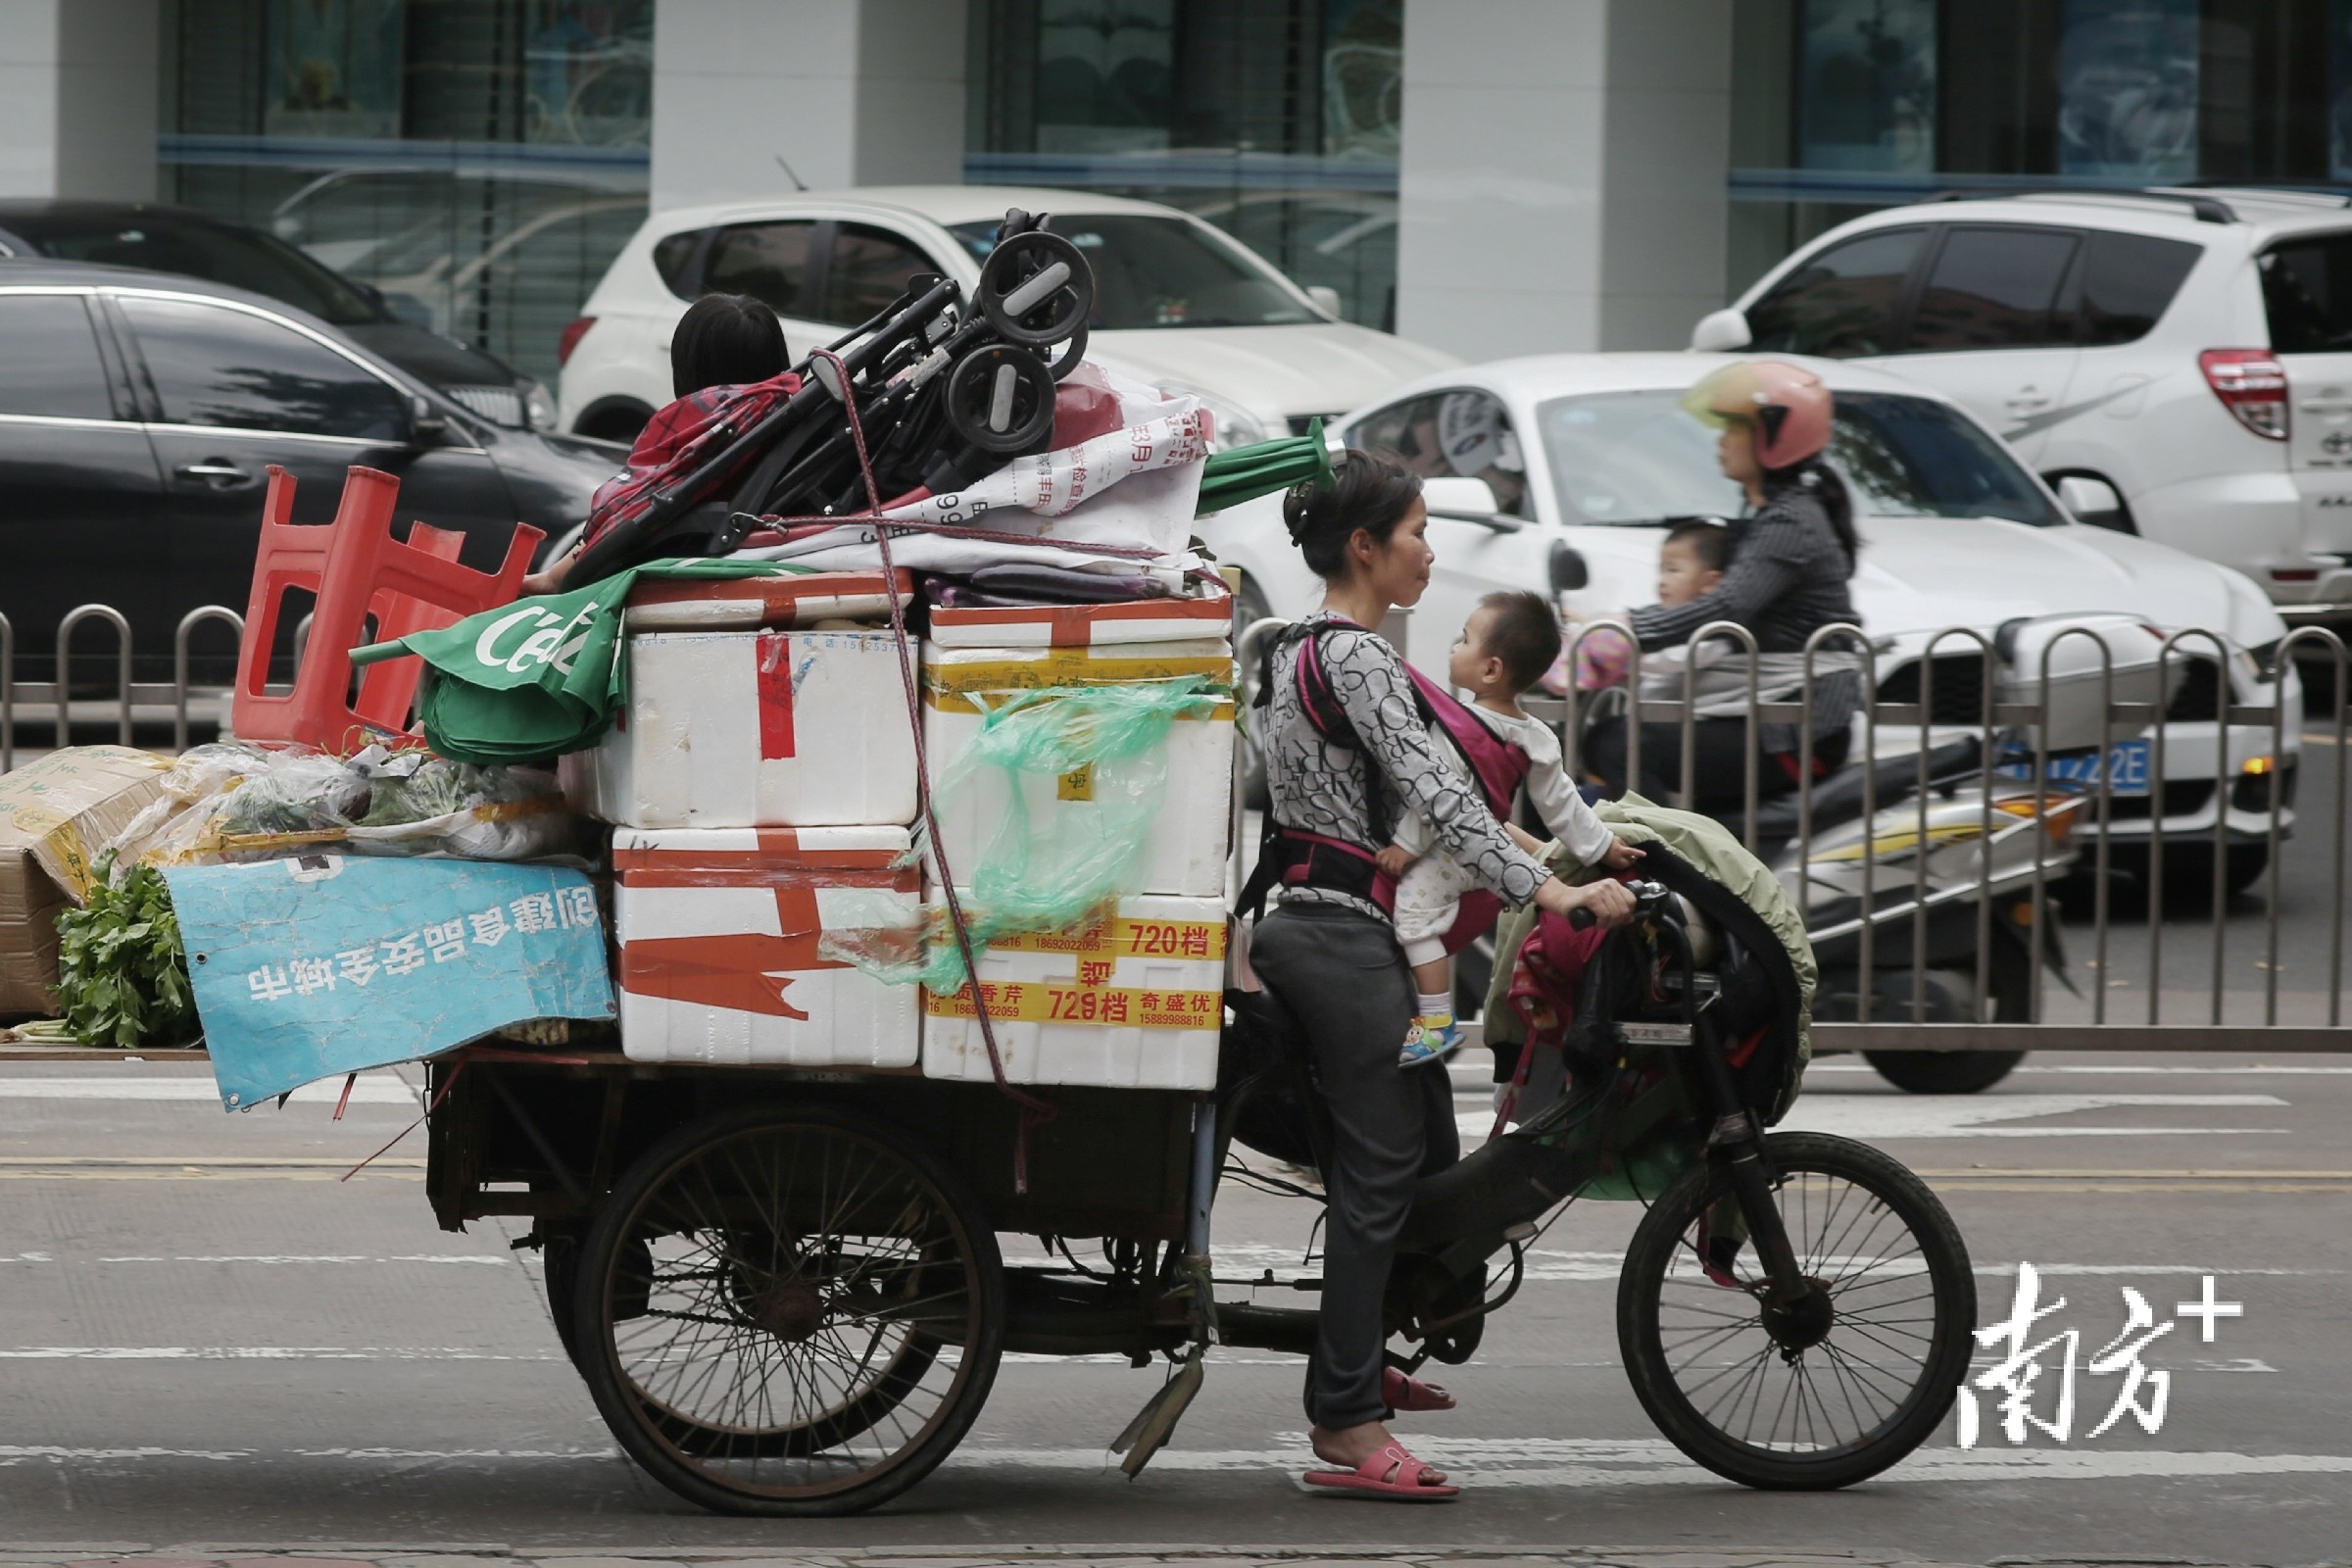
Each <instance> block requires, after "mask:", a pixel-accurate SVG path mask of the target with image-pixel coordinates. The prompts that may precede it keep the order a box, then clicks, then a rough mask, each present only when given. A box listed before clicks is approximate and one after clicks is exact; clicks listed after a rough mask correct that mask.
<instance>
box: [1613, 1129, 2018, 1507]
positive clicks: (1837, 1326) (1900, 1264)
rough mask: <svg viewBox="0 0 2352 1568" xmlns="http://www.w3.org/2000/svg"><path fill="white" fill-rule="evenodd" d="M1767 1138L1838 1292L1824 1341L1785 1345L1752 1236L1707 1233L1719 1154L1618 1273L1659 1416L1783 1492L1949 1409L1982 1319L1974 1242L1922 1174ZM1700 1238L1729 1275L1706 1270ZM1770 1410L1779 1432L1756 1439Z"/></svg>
mask: <svg viewBox="0 0 2352 1568" xmlns="http://www.w3.org/2000/svg"><path fill="white" fill-rule="evenodd" d="M1765 1148H1766V1158H1767V1162H1768V1163H1769V1165H1770V1166H1771V1168H1772V1170H1773V1171H1774V1172H1775V1177H1774V1191H1775V1196H1776V1199H1777V1201H1778V1204H1779V1207H1780V1211H1781V1214H1782V1216H1783V1220H1784V1223H1785V1224H1786V1225H1787V1227H1788V1230H1789V1245H1790V1246H1791V1247H1792V1248H1793V1249H1794V1250H1795V1251H1796V1258H1797V1265H1798V1267H1799V1268H1800V1269H1801V1270H1802V1271H1803V1272H1804V1273H1805V1274H1806V1275H1807V1276H1809V1277H1811V1278H1812V1279H1813V1280H1815V1281H1816V1282H1817V1283H1818V1284H1819V1285H1820V1286H1821V1287H1822V1288H1823V1289H1824V1290H1826V1292H1827V1301H1828V1306H1829V1309H1830V1310H1829V1313H1828V1315H1827V1318H1826V1326H1824V1327H1823V1329H1822V1332H1821V1337H1820V1338H1819V1340H1818V1341H1817V1342H1816V1343H1813V1344H1811V1345H1810V1346H1809V1347H1808V1348H1801V1349H1796V1350H1794V1351H1792V1352H1791V1351H1788V1350H1784V1349H1783V1348H1782V1345H1781V1343H1780V1342H1779V1341H1777V1340H1775V1338H1774V1337H1773V1331H1771V1330H1770V1329H1768V1328H1767V1327H1766V1326H1765V1321H1764V1309H1763V1307H1762V1305H1761V1303H1760V1299H1759V1298H1757V1297H1756V1296H1755V1295H1754V1294H1753V1293H1754V1292H1755V1291H1757V1290H1760V1289H1761V1287H1762V1283H1763V1282H1762V1266H1761V1265H1760V1264H1759V1263H1757V1261H1756V1258H1755V1250H1754V1249H1753V1248H1752V1247H1747V1246H1744V1245H1741V1246H1740V1247H1738V1248H1737V1249H1736V1250H1716V1249H1722V1248H1723V1244H1724V1243H1726V1242H1728V1241H1729V1238H1728V1237H1723V1238H1714V1239H1713V1241H1712V1242H1710V1240H1709V1237H1708V1235H1707V1232H1706V1225H1707V1220H1708V1216H1709V1211H1710V1210H1716V1212H1718V1213H1721V1212H1722V1210H1721V1209H1718V1208H1717V1205H1719V1204H1721V1203H1723V1201H1725V1200H1726V1199H1728V1198H1730V1196H1731V1194H1732V1177H1731V1172H1730V1171H1729V1169H1728V1168H1727V1167H1725V1166H1721V1165H1716V1164H1712V1163H1709V1164H1703V1165H1699V1166H1696V1167H1694V1168H1693V1169H1691V1170H1689V1171H1686V1172H1684V1173H1683V1175H1682V1176H1680V1177H1678V1178H1677V1179H1676V1180H1675V1181H1674V1183H1673V1184H1672V1185H1671V1186H1669V1187H1668V1188H1667V1190H1666V1192H1665V1195H1664V1196H1663V1197H1661V1198H1660V1199H1659V1200H1658V1201H1656V1202H1655V1203H1654V1204H1652V1205H1651V1206H1650V1209H1649V1212H1648V1213H1647V1214H1645V1215H1644V1216H1643V1217H1642V1224H1641V1226H1640V1228H1639V1229H1637V1230H1636V1231H1635V1233H1634V1240H1633V1245H1632V1246H1631V1247H1630V1248H1629V1249H1628V1250H1627V1252H1626V1257H1625V1272H1624V1274H1623V1276H1622V1277H1621V1278H1620V1279H1619V1281H1618V1287H1617V1343H1618V1348H1619V1350H1620V1352H1621V1353H1622V1354H1623V1356H1624V1358H1625V1367H1626V1373H1627V1376H1628V1377H1629V1378H1630V1379H1631V1380H1632V1382H1633V1386H1634V1394H1635V1396H1636V1397H1638V1398H1640V1399H1641V1401H1642V1408H1643V1409H1645V1410H1647V1411H1648V1412H1649V1416H1650V1419H1651V1420H1652V1421H1655V1422H1656V1423H1657V1425H1658V1430H1659V1431H1660V1432H1663V1433H1664V1434H1665V1435H1666V1437H1667V1438H1668V1440H1669V1441H1671V1442H1672V1443H1673V1444H1674V1446H1676V1447H1678V1448H1680V1449H1682V1450H1683V1452H1685V1453H1687V1454H1689V1455H1690V1456H1691V1458H1692V1459H1694V1460H1696V1461H1697V1462H1698V1463H1700V1464H1702V1465H1704V1466H1706V1467H1707V1468H1708V1469H1709V1470H1712V1471H1714V1472H1715V1473H1716V1474H1717V1475H1719V1476H1723V1477H1726V1478H1727V1479H1729V1480H1733V1481H1737V1482H1739V1483H1740V1485H1742V1486H1747V1487H1757V1488H1763V1489H1766V1490H1774V1491H1826V1490H1828V1489H1831V1488H1835V1487H1846V1486H1851V1485H1853V1484H1854V1483H1855V1482H1857V1481H1863V1480H1867V1479H1868V1478H1869V1477H1871V1476H1875V1475H1877V1474H1878V1473H1879V1472H1880V1471H1882V1470H1885V1469H1886V1468H1887V1466H1889V1465H1891V1464H1894V1463H1895V1462H1897V1461H1898V1460H1900V1459H1902V1458H1903V1457H1904V1456H1905V1455H1907V1454H1909V1453H1910V1452H1911V1451H1912V1450H1913V1449H1914V1448H1916V1447H1918V1446H1920V1444H1922V1443H1923V1442H1925V1441H1926V1440H1927V1438H1928V1435H1929V1434H1930V1433H1932V1432H1934V1431H1935V1430H1936V1424H1937V1423H1938V1422H1940V1421H1941V1420H1942V1419H1943V1416H1944V1412H1945V1411H1946V1410H1949V1409H1950V1408H1951V1405H1952V1400H1953V1398H1954V1397H1955V1396H1956V1395H1957V1394H1958V1392H1959V1388H1960V1381H1961V1379H1962V1377H1963V1376H1965V1375H1966V1373H1967V1370H1968V1357H1969V1350H1970V1347H1971V1346H1972V1345H1973V1344H1974V1339H1973V1335H1972V1331H1973V1330H1974V1329H1975V1327H1976V1319H1977V1288H1976V1280H1975V1278H1974V1276H1973V1275H1972V1274H1971V1272H1970V1269H1969V1261H1968V1249H1967V1247H1966V1246H1965V1245H1964V1244H1963V1243H1962V1241H1961V1240H1960V1232H1959V1230H1958V1229H1957V1228H1956V1227H1955V1226H1954V1225H1953V1224H1952V1220H1951V1216H1950V1215H1949V1214H1947V1213H1945V1212H1944V1208H1943V1205H1942V1204H1941V1203H1940V1202H1938V1201H1936V1195H1935V1194H1934V1193H1932V1192H1930V1191H1929V1190H1928V1187H1927V1184H1926V1183H1924V1182H1922V1181H1921V1180H1920V1179H1919V1178H1918V1177H1916V1176H1914V1175H1912V1174H1911V1173H1910V1172H1909V1171H1908V1170H1905V1169H1904V1168H1903V1167H1902V1166H1901V1165H1900V1164H1898V1163H1896V1162H1895V1161H1894V1160H1893V1159H1892V1158H1890V1157H1889V1156H1887V1155H1886V1154H1883V1153H1881V1152H1879V1151H1877V1150H1875V1149H1872V1148H1870V1147H1869V1146H1868V1145H1866V1144H1857V1143H1854V1142H1853V1141H1852V1140H1850V1139H1845V1138H1833V1137H1830V1136H1828V1135H1826V1134H1822V1133H1774V1134H1772V1135H1770V1136H1769V1137H1768V1138H1766V1140H1765ZM1857 1195H1860V1196H1859V1197H1857ZM1889 1219H1891V1220H1892V1222H1893V1229H1892V1231H1891V1233H1889V1231H1888V1221H1889ZM1702 1248H1709V1249H1710V1254H1709V1255H1710V1256H1711V1257H1712V1260H1713V1261H1714V1262H1715V1263H1716V1264H1717V1266H1718V1267H1720V1268H1723V1269H1725V1270H1726V1271H1727V1272H1728V1274H1729V1276H1730V1277H1731V1278H1733V1279H1734V1280H1735V1281H1736V1282H1737V1284H1736V1285H1735V1286H1733V1287H1724V1286H1720V1285H1717V1284H1715V1283H1713V1282H1712V1281H1710V1280H1709V1279H1708V1278H1707V1276H1706V1275H1705V1274H1704V1273H1703V1272H1701V1270H1700V1266H1699V1264H1700V1250H1701V1249H1702ZM1874 1249H1875V1250H1874ZM1857 1260H1859V1261H1857ZM1923 1276H1924V1282H1925V1284H1926V1287H1927V1289H1926V1290H1925V1291H1924V1292H1922V1291H1920V1290H1918V1289H1917V1286H1918V1285H1919V1284H1920V1283H1921V1282H1922V1280H1923ZM1743 1293H1747V1294H1743ZM1922 1304H1925V1305H1926V1306H1927V1308H1928V1310H1927V1311H1926V1312H1924V1313H1923V1312H1921V1311H1920V1310H1919V1308H1920V1306H1921V1305H1922ZM1888 1311H1891V1312H1894V1313H1896V1314H1898V1315H1897V1316H1895V1317H1892V1318H1889V1317H1887V1316H1884V1315H1883V1314H1885V1313H1887V1312H1888ZM1922 1325H1924V1332H1922V1328H1921V1326H1922ZM1751 1346H1752V1347H1760V1348H1755V1349H1754V1351H1753V1353H1752V1354H1750V1353H1749V1350H1750V1347H1751ZM1685 1353H1687V1354H1688V1355H1689V1357H1690V1359H1689V1360H1686V1361H1684V1362H1683V1363H1682V1364H1680V1365H1678V1364H1677V1361H1676V1358H1677V1356H1678V1355H1683V1354H1685ZM1701 1358H1703V1359H1701ZM1888 1361H1900V1362H1903V1363H1906V1364H1902V1365H1888V1364H1885V1363H1887V1362H1888ZM1743 1368H1744V1370H1742V1369H1743ZM1825 1369H1826V1372H1827V1382H1828V1387H1827V1388H1826V1389H1825V1388H1824V1387H1822V1386H1821V1381H1820V1380H1819V1379H1818V1378H1817V1376H1816V1374H1818V1373H1821V1372H1823V1371H1824V1370H1825ZM1727 1378H1734V1379H1736V1381H1733V1382H1729V1383H1727V1382H1726V1381H1725V1380H1726V1379H1727ZM1702 1405H1703V1406H1704V1408H1702ZM1792 1406H1793V1409H1794V1412H1795V1418H1794V1420H1793V1422H1792V1423H1791V1424H1790V1426H1789V1431H1788V1432H1787V1433H1782V1432H1781V1431H1780V1427H1781V1423H1782V1420H1783V1418H1784V1417H1785V1416H1787V1415H1788V1414H1789V1411H1790V1409H1791V1407H1792ZM1766 1409H1770V1410H1771V1411H1772V1421H1773V1430H1771V1431H1768V1432H1766V1433H1765V1435H1764V1437H1763V1440H1762V1441H1758V1440H1757V1439H1756V1436H1755V1426H1756V1422H1757V1418H1758V1417H1759V1416H1760V1415H1761V1414H1762V1413H1763V1412H1764V1411H1765V1410H1766ZM1743 1411H1744V1412H1745V1421H1744V1423H1742V1421H1741V1414H1742V1412H1743ZM1719 1417H1720V1419H1718V1418H1719ZM1849 1427H1850V1431H1846V1430H1845V1429H1846V1428H1849ZM1735 1429H1737V1435H1735ZM1841 1434H1842V1435H1841ZM1832 1438H1834V1439H1835V1440H1836V1441H1829V1440H1830V1439H1832Z"/></svg>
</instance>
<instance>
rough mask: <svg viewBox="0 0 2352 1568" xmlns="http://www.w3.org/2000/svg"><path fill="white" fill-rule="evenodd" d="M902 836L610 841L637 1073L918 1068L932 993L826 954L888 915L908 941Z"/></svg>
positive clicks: (735, 832)
mask: <svg viewBox="0 0 2352 1568" xmlns="http://www.w3.org/2000/svg"><path fill="white" fill-rule="evenodd" d="M907 842H908V834H907V829H906V828H903V827H811V828H797V829H796V828H716V829H697V828H666V829H654V830H643V829H637V828H622V829H621V830H619V831H618V832H616V833H614V834H613V872H614V879H615V886H614V888H613V930H614V933H615V938H616V941H617V943H618V946H619V961H618V963H617V965H616V970H617V973H618V975H619V979H620V1042H621V1050H622V1051H623V1052H624V1053H626V1054H628V1056H629V1057H631V1058H632V1059H633V1060H638V1061H695V1062H706V1063H713V1064H724V1065H733V1066H743V1065H752V1064H760V1065H775V1066H796V1067H898V1068H912V1067H913V1066H914V1065H915V1062H916V1059H917V1054H918V1051H919V1044H918V1043H919V1039H920V1027H921V1025H920V1006H921V1004H920V1001H919V988H918V987H916V986H913V985H886V984H884V983H883V982H882V981H880V980H876V979H874V978H872V977H871V976H869V975H867V974H864V973H863V972H861V971H859V970H858V969H856V968H853V967H851V966H849V965H848V964H845V963H842V962H839V961H837V960H834V959H831V958H827V957H824V956H821V955H820V954H819V952H818V942H819V938H820V937H821V936H822V935H823V934H824V932H825V931H826V930H828V929H833V930H839V929H843V928H845V927H850V926H858V927H863V926H870V925H871V924H872V922H873V919H874V909H875V907H876V906H877V905H880V906H886V907H888V908H889V909H891V910H892V911H894V912H895V913H896V915H897V917H898V919H899V920H900V922H901V923H902V924H904V926H905V927H906V928H907V930H908V932H909V933H911V932H912V931H913V930H914V929H916V923H917V921H918V920H919V919H920V914H919V905H920V899H919V895H920V887H921V874H920V872H919V871H917V870H916V869H915V868H914V867H912V866H908V867H907V868H905V869H900V868H898V867H896V866H894V864H893V863H892V862H894V861H895V860H897V859H898V858H901V857H903V856H904V855H905V854H906V853H907Z"/></svg>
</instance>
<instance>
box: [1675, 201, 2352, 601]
mask: <svg viewBox="0 0 2352 1568" xmlns="http://www.w3.org/2000/svg"><path fill="white" fill-rule="evenodd" d="M1691 347H1692V348H1693V349H1698V350H1703V351H1724V350H1734V349H1749V350H1754V351H1757V352H1776V353H1794V354H1810V355H1826V356H1829V357H1832V358H1836V359H1840V360H1845V361H1848V362H1849V363H1850V362H1856V361H1858V362H1860V363H1863V364H1866V365H1875V366H1878V367H1880V368H1886V369H1890V370H1899V371H1900V372H1901V373H1902V374H1904V375H1905V376H1908V377H1909V378H1911V379H1913V380H1915V381H1921V382H1924V383H1926V384H1927V385H1929V386H1932V387H1934V388H1936V390H1937V391H1939V392H1941V393H1943V394H1944V395H1945V396H1947V397H1949V398H1951V399H1953V400H1954V401H1955V402H1957V403H1959V404H1960V406H1961V407H1963V408H1965V409H1967V410H1968V411H1969V412H1970V413H1972V414H1974V415H1976V416H1977V417H1978V418H1980V419H1982V420H1984V421H1985V423H1986V424H1988V425H1990V426H1991V427H1992V428H1993V429H1994V430H1996V431H1998V432H2000V434H2001V436H2002V437H2003V438H2004V439H2006V440H2007V441H2008V442H2009V444H2010V445H2011V446H2012V447H2014V448H2015V449H2016V451H2017V454H2018V456H2019V457H2021V458H2023V459H2024V460H2025V461H2026V463H2027V465H2028V466H2031V467H2032V468H2034V471H2036V472H2037V473H2040V474H2042V475H2043V476H2044V477H2045V478H2048V479H2050V480H2051V481H2052V482H2053V484H2054V485H2056V486H2057V488H2058V489H2059V491H2060V493H2061V494H2062V495H2063V496H2065V497H2066V499H2067V500H2068V502H2069V503H2070V504H2071V505H2073V506H2074V507H2075V509H2076V510H2077V512H2078V514H2079V515H2082V516H2083V518H2084V520H2086V521H2095V522H2099V523H2101V524H2103V525H2105V526H2109V527H2114V528H2121V529H2123V530H2125V531H2127V532H2133V533H2138V534H2140V535H2142V536H2143V537H2145V538H2149V539H2156V540H2160V541H2162V542H2163V543H2165V544H2168V545H2176V546H2178V547H2180V549H2182V550H2186V551H2188V552H2190V553H2191V554H2193V555H2199V556H2203V557H2205V558H2206V559H2207V560H2208V561H2218V562H2222V563H2223V564H2227V565H2230V566H2234V567H2236V568H2237V569H2238V570H2240V571H2242V572H2244V573H2245V574H2246V575H2247V576H2249V577H2251V578H2253V579H2254V580H2255V581H2256V582H2257V583H2260V584H2261V585H2262V586H2263V588H2264V590H2265V591H2266V592H2267V593H2268V594H2269V596H2270V597H2271V599H2272V600H2273V601H2274V602H2275V603H2276V604H2278V607H2279V609H2280V611H2281V613H2284V614H2285V616H2286V617H2287V619H2288V620H2289V621H2290V622H2291V621H2317V620H2340V619H2344V618H2346V617H2352V211H2348V210H2347V209H2346V207H2345V203H2344V198H2343V197H2342V196H2340V195H2336V196H2320V195H2308V194H2302V193H2297V192H2291V191H2278V190H2227V189H2212V190H2207V189H2197V190H2148V191H2093V192H2075V191H2069V192H2045V193H2038V194H2024V195H2014V196H2003V197H1999V198H1994V199H1982V200H1980V199H1946V200H1939V201H1933V202H1924V203H1919V204H1916V205H1913V206H1909V207H1898V208H1894V209H1891V210H1889V211H1887V212H1880V213H1873V214H1871V215H1870V216H1868V217H1866V218H1860V219H1856V220H1855V221H1852V222H1850V223H1844V224H1840V225H1839V226H1838V227H1837V228H1834V229H1832V230H1831V231H1830V232H1829V233H1827V234H1825V235H1823V236H1822V237H1821V238H1820V239H1818V240H1816V241H1814V242H1813V243H1812V244H1810V245H1807V246H1806V247H1805V248H1804V249H1802V250H1800V251H1798V252H1797V253H1796V254H1795V255H1793V256H1791V257H1789V259H1788V260H1787V261H1785V262H1783V263H1782V264H1781V265H1780V266H1779V267H1777V268H1775V269H1774V270H1772V271H1771V272H1769V273H1767V274H1766V275H1765V276H1764V277H1763V278H1762V279H1761V280H1759V281H1758V282H1757V283H1756V284H1755V286H1754V287H1752V288H1750V289H1749V290H1748V291H1747V292H1746V293H1745V294H1743V295H1741V296H1740V300H1739V302H1738V303H1737V304H1736V305H1735V306H1734V307H1733V308H1732V309H1731V310H1728V311H1718V312H1716V313H1715V314H1713V315H1712V316H1708V317H1706V318H1703V319H1701V320H1700V321H1699V323H1698V325H1697V327H1696V328H1695V329H1694V330H1693V332H1692V334H1691ZM2070 479H2071V480H2073V481H2075V483H2074V484H2072V485H2069V484H2068V483H2067V481H2068V480H2070ZM2110 490H2112V491H2113V492H2115V494H2113V495H2110V494H2108V491H2110Z"/></svg>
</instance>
